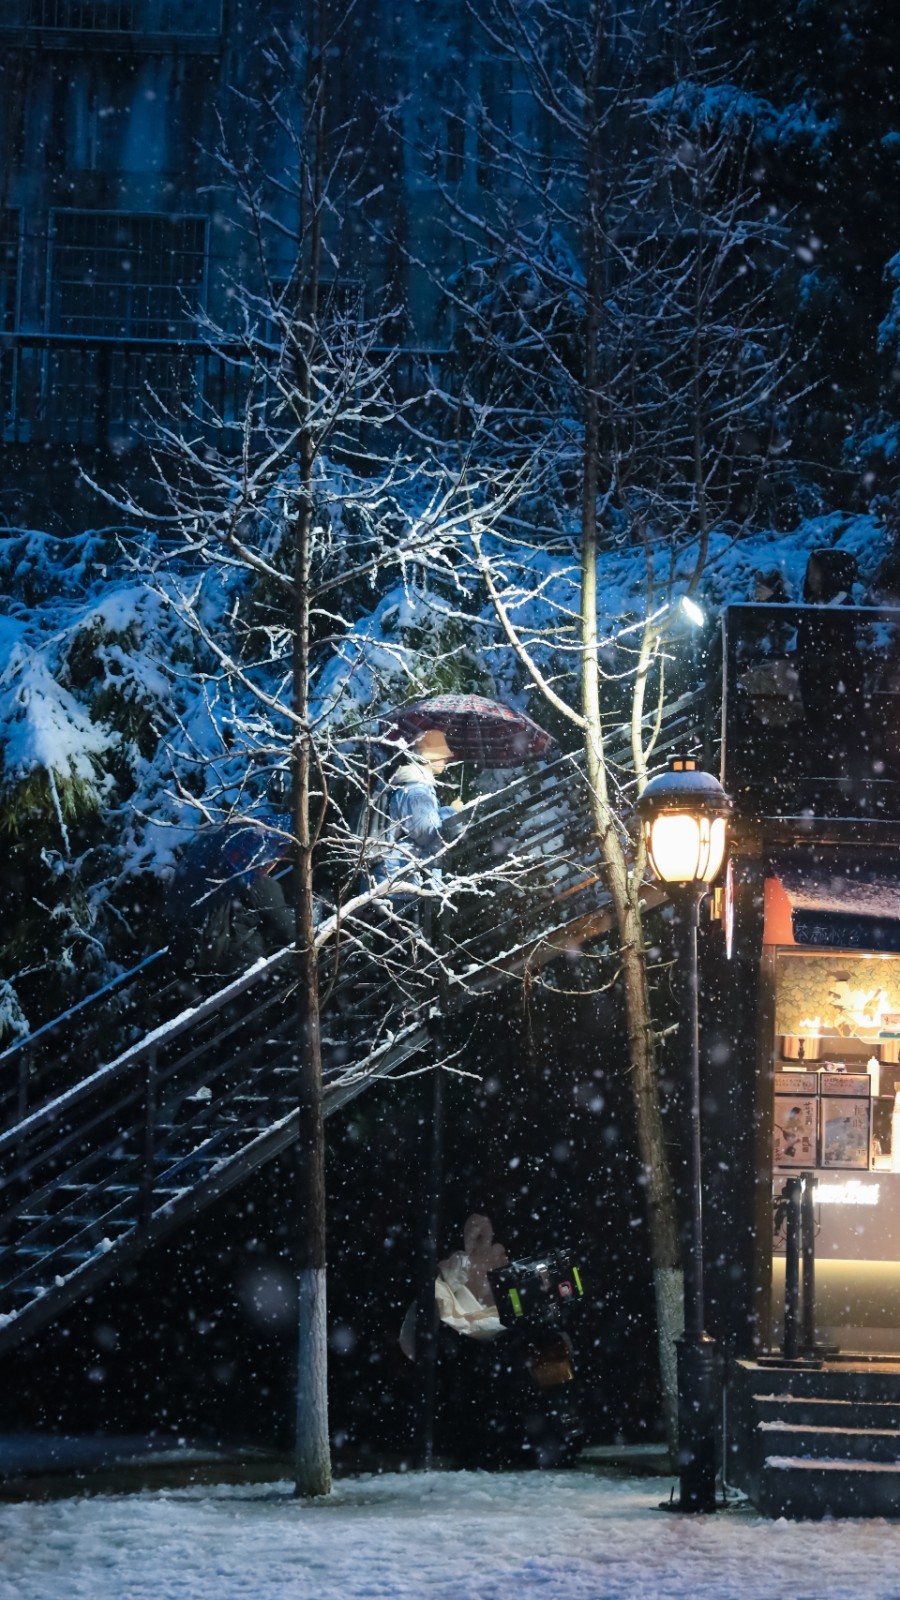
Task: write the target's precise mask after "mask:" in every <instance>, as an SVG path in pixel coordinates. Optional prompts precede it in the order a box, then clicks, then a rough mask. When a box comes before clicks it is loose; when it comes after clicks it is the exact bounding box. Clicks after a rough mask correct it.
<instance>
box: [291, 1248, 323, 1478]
mask: <svg viewBox="0 0 900 1600" xmlns="http://www.w3.org/2000/svg"><path fill="white" fill-rule="evenodd" d="M299 1289H300V1307H299V1317H298V1323H299V1351H298V1362H297V1447H296V1468H295V1471H296V1492H297V1494H298V1495H300V1496H302V1497H303V1498H310V1497H314V1496H317V1495H326V1494H330V1493H331V1454H330V1450H329V1443H328V1318H327V1300H326V1276H325V1269H324V1267H307V1268H304V1269H303V1270H302V1271H301V1273H300V1282H299Z"/></svg>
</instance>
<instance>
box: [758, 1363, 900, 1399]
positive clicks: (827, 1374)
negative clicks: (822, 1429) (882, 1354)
mask: <svg viewBox="0 0 900 1600" xmlns="http://www.w3.org/2000/svg"><path fill="white" fill-rule="evenodd" d="M751 1393H752V1396H753V1400H754V1403H756V1402H758V1401H760V1400H771V1399H779V1398H782V1397H784V1396H786V1395H790V1396H802V1397H812V1398H815V1399H820V1400H853V1401H857V1400H880V1401H887V1402H889V1403H890V1402H892V1401H893V1402H894V1403H895V1404H900V1366H897V1365H896V1364H895V1363H893V1362H892V1363H891V1364H890V1366H888V1365H884V1366H881V1365H879V1364H878V1363H877V1362H874V1361H873V1362H847V1363H846V1364H845V1363H841V1364H840V1365H838V1364H837V1363H835V1365H833V1366H826V1367H778V1368H768V1369H767V1368H762V1369H759V1370H757V1371H756V1372H754V1374H753V1378H752V1384H751Z"/></svg>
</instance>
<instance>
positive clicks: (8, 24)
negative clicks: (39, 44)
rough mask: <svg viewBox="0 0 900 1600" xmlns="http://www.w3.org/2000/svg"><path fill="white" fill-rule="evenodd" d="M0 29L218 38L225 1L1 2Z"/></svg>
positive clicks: (6, 0) (11, 0)
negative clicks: (37, 29) (223, 2)
mask: <svg viewBox="0 0 900 1600" xmlns="http://www.w3.org/2000/svg"><path fill="white" fill-rule="evenodd" d="M0 28H10V29H12V28H15V29H23V28H39V29H41V30H42V31H43V32H48V33H53V32H57V33H150V34H169V33H171V34H178V35H189V36H191V37H194V38H215V37H216V36H217V35H218V34H219V33H221V31H222V0H0Z"/></svg>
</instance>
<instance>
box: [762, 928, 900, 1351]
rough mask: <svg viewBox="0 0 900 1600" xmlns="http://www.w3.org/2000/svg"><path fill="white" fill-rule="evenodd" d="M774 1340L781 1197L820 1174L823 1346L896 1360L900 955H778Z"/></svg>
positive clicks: (779, 1299) (779, 1293)
mask: <svg viewBox="0 0 900 1600" xmlns="http://www.w3.org/2000/svg"><path fill="white" fill-rule="evenodd" d="M773 1066H774V1073H773V1091H774V1118H773V1140H772V1167H773V1184H774V1190H773V1192H774V1201H775V1218H776V1231H775V1250H774V1257H773V1269H772V1291H773V1293H772V1307H773V1326H772V1340H773V1343H779V1342H780V1339H781V1313H782V1308H783V1305H784V1236H783V1231H782V1230H781V1228H780V1226H779V1206H778V1200H779V1197H780V1195H781V1193H782V1190H783V1188H784V1182H785V1178H786V1177H787V1176H789V1175H790V1174H791V1173H792V1172H794V1173H796V1172H800V1171H810V1170H811V1171H815V1172H816V1174H817V1177H818V1180H819V1182H818V1189H817V1205H816V1219H817V1234H816V1289H817V1294H816V1301H817V1323H818V1333H819V1337H820V1338H821V1339H822V1340H823V1341H824V1342H826V1343H829V1344H836V1345H838V1346H840V1348H841V1350H842V1351H844V1352H851V1351H864V1352H870V1353H876V1352H877V1353H891V1354H897V1353H900V956H896V955H880V954H860V953H859V952H858V951H853V952H851V953H842V952H840V951H829V952H827V953H823V952H821V951H819V952H806V951H799V950H779V951H778V952H777V953H776V956H775V1040H774V1059H773Z"/></svg>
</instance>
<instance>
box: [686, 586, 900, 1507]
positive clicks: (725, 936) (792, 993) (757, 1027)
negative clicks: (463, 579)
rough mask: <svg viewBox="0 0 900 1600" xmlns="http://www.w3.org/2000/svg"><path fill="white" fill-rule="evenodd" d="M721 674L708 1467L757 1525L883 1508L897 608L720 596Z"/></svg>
mask: <svg viewBox="0 0 900 1600" xmlns="http://www.w3.org/2000/svg"><path fill="white" fill-rule="evenodd" d="M820 625H821V629H822V641H821V642H822V645H823V647H822V649H821V650H819V651H818V652H817V651H816V649H814V648H813V646H814V645H815V644H816V643H817V640H818V633H817V630H818V629H819V628H820ZM838 644H839V645H840V651H838V650H837V645H838ZM826 646H827V648H826ZM848 661H849V662H850V663H851V665H852V669H853V670H852V672H850V671H849V670H848V671H846V672H845V670H844V669H845V665H846V663H847V662H848ZM823 662H824V663H826V664H830V665H829V670H830V672H831V678H830V679H829V680H828V683H827V684H825V682H824V679H823V681H822V682H819V683H815V680H814V673H813V664H814V663H818V664H819V665H821V664H822V663H823ZM723 665H724V690H723V752H722V756H723V758H722V781H723V783H724V786H725V788H726V789H727V790H728V791H729V792H730V793H731V795H732V796H733V798H734V801H735V808H736V815H735V830H734V833H735V838H734V845H733V850H732V860H731V864H730V870H729V880H728V885H727V889H726V890H725V892H724V893H722V894H720V896H719V897H718V898H719V905H718V907H717V910H718V911H719V912H720V915H721V922H720V925H719V931H718V933H717V934H714V935H713V937H712V938H711V940H710V946H709V950H710V957H711V959H710V967H709V971H710V979H709V984H708V991H707V1016H706V1025H707V1029H708V1031H709V1034H710V1038H711V1041H712V1043H711V1049H710V1055H709V1059H708V1061H707V1065H706V1073H707V1077H706V1082H707V1098H708V1102H709V1104H710V1105H711V1106H713V1107H714V1111H713V1114H712V1116H711V1118H710V1122H711V1126H710V1129H709V1131H708V1145H707V1150H706V1167H707V1173H708V1180H707V1219H708V1229H709V1246H708V1249H709V1255H710V1258H711V1260H712V1261H713V1263H714V1266H713V1273H712V1277H713V1290H712V1295H711V1299H712V1303H713V1308H714V1314H713V1318H712V1319H711V1320H712V1322H713V1325H712V1326H711V1328H710V1332H711V1333H714V1334H715V1335H716V1336H717V1337H718V1338H719V1339H720V1340H721V1341H722V1343H723V1345H724V1346H725V1348H726V1350H727V1353H728V1363H727V1378H726V1416H727V1418H728V1421H727V1426H726V1435H725V1472H726V1479H727V1480H728V1481H730V1482H732V1483H734V1484H736V1485H737V1486H739V1487H741V1488H743V1489H745V1490H746V1491H747V1492H748V1493H749V1494H750V1497H751V1499H752V1500H753V1501H754V1502H755V1504H756V1505H757V1506H758V1507H759V1508H760V1509H761V1510H763V1511H767V1512H770V1513H771V1514H773V1515H798V1516H799V1515H822V1514H825V1513H827V1512H832V1513H834V1514H844V1513H847V1512H852V1513H853V1514H856V1515H872V1514H879V1515H885V1514H888V1515H900V755H898V752H900V731H898V730H900V613H898V612H896V611H894V612H885V611H878V612H876V611H867V610H866V609H865V608H857V609H855V610H854V609H848V610H847V611H844V612H843V613H842V615H841V616H840V618H839V619H838V622H837V623H836V622H835V618H834V615H833V614H831V615H828V616H824V617H822V616H821V615H820V613H818V612H817V608H816V607H790V606H784V607H780V608H778V607H773V606H764V607H755V606H745V607H740V606H739V607H733V608H730V609H729V613H728V614H727V616H726V621H725V632H724V661H723ZM832 680H833V681H832ZM813 687H815V694H816V695H818V700H816V699H815V695H814V693H813ZM825 688H827V691H828V692H827V694H826V693H825V692H824V691H825ZM814 705H815V707H816V708H817V714H816V716H815V717H811V716H810V711H811V709H812V708H813V706H814ZM801 1174H810V1175H812V1178H813V1179H814V1180H815V1181H814V1184H811V1183H810V1182H809V1181H808V1180H806V1181H805V1182H804V1191H805V1192H806V1193H807V1194H809V1193H811V1195H812V1205H811V1208H810V1205H809V1204H808V1203H807V1206H806V1208H805V1226H806V1235H805V1242H806V1243H807V1245H808V1251H807V1254H808V1256H809V1255H811V1254H812V1253H813V1252H814V1270H812V1271H809V1272H806V1273H804V1275H803V1277H802V1281H801V1283H800V1299H801V1301H803V1302H807V1304H806V1305H805V1307H804V1309H805V1310H809V1309H810V1307H811V1315H810V1317H809V1318H805V1319H804V1327H805V1330H806V1335H807V1337H806V1339H805V1343H804V1346H803V1348H802V1349H801V1350H800V1353H799V1358H797V1356H796V1354H795V1348H794V1346H793V1345H790V1348H788V1347H787V1346H786V1344H785V1296H786V1226H787V1221H788V1211H789V1209H790V1202H789V1199H788V1190H789V1189H790V1190H791V1191H792V1192H793V1193H794V1195H795V1196H796V1194H797V1191H798V1189H799V1185H797V1183H796V1182H794V1183H793V1184H791V1180H792V1179H794V1180H796V1179H798V1178H799V1177H800V1175H801ZM797 1214H798V1213H797V1211H796V1210H795V1212H794V1216H795V1217H796V1215H797ZM810 1218H811V1221H810ZM810 1235H811V1238H810ZM792 1281H793V1285H794V1290H795V1291H796V1287H797V1279H796V1276H795V1275H794V1276H793V1277H792ZM796 1303H797V1302H796V1301H794V1302H793V1306H794V1308H796ZM791 1304H792V1302H791V1301H790V1300H789V1305H791ZM810 1329H812V1330H813V1336H812V1337H811V1338H810V1337H809V1333H810Z"/></svg>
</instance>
